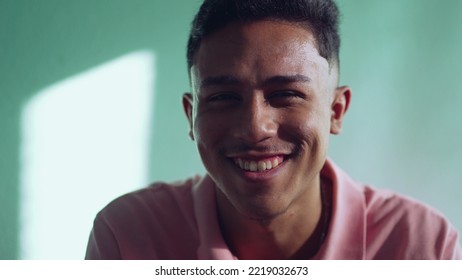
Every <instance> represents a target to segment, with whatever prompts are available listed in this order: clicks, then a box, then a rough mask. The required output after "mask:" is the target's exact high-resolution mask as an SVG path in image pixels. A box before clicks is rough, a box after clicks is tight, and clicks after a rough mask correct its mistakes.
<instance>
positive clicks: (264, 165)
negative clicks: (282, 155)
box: [234, 158, 282, 172]
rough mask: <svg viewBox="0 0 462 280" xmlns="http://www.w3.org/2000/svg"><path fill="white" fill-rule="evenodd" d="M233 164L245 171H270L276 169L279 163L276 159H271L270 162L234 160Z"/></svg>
mask: <svg viewBox="0 0 462 280" xmlns="http://www.w3.org/2000/svg"><path fill="white" fill-rule="evenodd" d="M234 162H235V163H236V164H237V165H238V166H239V167H240V168H241V169H244V170H247V171H252V172H256V171H265V170H271V169H273V168H275V167H277V166H278V165H279V164H280V163H281V162H282V161H281V162H279V159H278V158H273V159H272V160H262V161H254V160H245V159H242V158H238V159H235V160H234Z"/></svg>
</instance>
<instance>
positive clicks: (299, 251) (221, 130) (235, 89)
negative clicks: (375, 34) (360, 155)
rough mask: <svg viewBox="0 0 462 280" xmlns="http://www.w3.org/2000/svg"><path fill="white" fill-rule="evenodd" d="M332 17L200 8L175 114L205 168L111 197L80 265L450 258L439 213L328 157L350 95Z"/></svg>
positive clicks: (302, 11)
mask: <svg viewBox="0 0 462 280" xmlns="http://www.w3.org/2000/svg"><path fill="white" fill-rule="evenodd" d="M337 17H338V10H337V7H336V5H335V3H334V2H333V1H329V0H294V1H280V0H266V1H263V0H255V1H246V0H241V1H239V0H228V1H225V0H206V1H205V2H204V3H203V5H202V6H201V8H200V10H199V12H198V14H197V15H196V18H195V20H194V22H193V26H192V30H191V34H190V39H189V43H188V54H187V55H188V66H189V69H190V78H191V85H192V92H191V93H187V94H185V95H184V97H183V106H184V110H185V113H186V116H187V118H188V120H189V123H190V128H191V130H190V136H191V138H192V139H193V140H194V141H196V143H197V147H198V151H199V154H200V156H201V159H202V161H203V163H204V165H205V167H206V170H207V174H206V175H205V176H204V177H202V178H199V177H196V178H192V179H188V180H185V181H183V182H179V183H176V184H165V183H156V184H153V185H152V186H150V187H148V188H146V189H142V190H139V191H137V192H134V193H131V194H128V195H125V196H123V197H121V198H118V199H117V200H115V201H114V202H112V203H111V204H110V205H108V206H107V207H106V208H105V209H103V210H102V211H101V212H100V213H99V214H98V216H97V218H96V220H95V224H94V228H93V231H92V234H91V237H90V241H89V245H88V249H87V256H86V257H87V258H89V259H94V258H96V259H98V258H102V259H120V258H122V259H453V258H460V248H459V245H458V234H457V232H456V231H455V230H454V228H453V227H452V226H451V225H450V224H449V223H448V222H447V221H446V219H445V218H444V217H442V216H440V215H439V214H438V213H436V212H435V211H433V210H431V209H430V208H428V207H426V206H424V205H422V204H420V203H418V202H415V201H413V200H411V199H408V198H405V197H402V196H399V195H396V194H393V193H389V192H385V191H380V190H377V189H374V188H372V187H369V186H364V185H361V184H359V183H356V182H355V181H353V180H352V179H350V178H349V177H348V175H346V174H345V173H344V172H343V171H342V170H341V169H339V168H338V167H337V166H336V165H335V164H334V163H332V162H331V161H330V160H328V159H327V149H328V143H329V137H330V135H331V134H338V133H340V132H341V129H342V121H343V117H344V115H345V113H346V112H347V109H348V106H349V103H350V98H351V90H350V88H349V87H347V86H338V72H339V59H338V52H339V45H340V43H339V42H340V40H339V36H338V32H337ZM417 231H418V232H419V234H418V235H417V234H416V232H417Z"/></svg>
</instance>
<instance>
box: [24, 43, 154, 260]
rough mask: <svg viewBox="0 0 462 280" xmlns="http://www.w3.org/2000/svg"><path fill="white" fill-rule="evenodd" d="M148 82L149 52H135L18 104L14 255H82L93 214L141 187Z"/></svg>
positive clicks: (145, 160) (150, 89) (148, 113)
mask: <svg viewBox="0 0 462 280" xmlns="http://www.w3.org/2000/svg"><path fill="white" fill-rule="evenodd" d="M153 77H154V59H153V55H152V54H151V53H150V52H148V51H144V52H135V53H132V54H128V55H126V56H123V57H121V58H117V59H115V60H113V61H111V62H108V63H105V64H104V65H101V66H99V67H96V68H93V69H91V70H89V71H86V72H84V73H82V74H80V75H77V76H75V77H71V78H69V79H66V80H64V81H62V82H59V83H57V84H55V85H53V86H51V87H48V88H46V89H44V90H42V91H40V92H39V93H38V94H37V95H36V96H35V97H34V98H33V99H31V100H30V101H29V102H28V103H27V105H26V106H25V107H24V110H23V121H22V139H23V142H22V146H21V152H22V164H21V167H22V170H21V197H20V203H19V204H20V207H21V223H20V228H21V232H20V234H21V239H20V244H21V251H20V252H21V254H20V258H23V259H57V258H64V259H78V258H83V249H82V248H85V246H86V243H87V237H88V234H89V232H90V230H91V226H92V221H93V219H94V216H95V213H97V212H98V211H99V210H100V209H101V208H102V207H104V206H105V205H106V204H107V203H108V202H109V201H111V200H112V199H114V198H115V197H117V196H119V195H121V194H123V193H126V192H128V191H131V190H133V189H134V188H136V187H139V186H143V185H146V184H147V182H148V166H149V165H148V163H149V159H148V155H149V142H150V141H149V139H150V137H149V136H150V133H149V131H150V129H151V124H150V118H151V116H152V114H153V112H152V104H154V102H153V100H152V99H153V94H152V92H153V81H152V80H153ZM101 189H104V191H101Z"/></svg>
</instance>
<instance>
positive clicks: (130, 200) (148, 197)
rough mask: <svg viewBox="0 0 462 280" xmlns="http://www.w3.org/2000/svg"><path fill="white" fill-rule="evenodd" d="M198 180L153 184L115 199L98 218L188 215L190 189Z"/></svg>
mask: <svg viewBox="0 0 462 280" xmlns="http://www.w3.org/2000/svg"><path fill="white" fill-rule="evenodd" d="M199 179H200V177H198V176H197V177H194V178H189V179H187V180H184V181H178V182H175V183H165V182H156V183H153V184H151V185H149V186H148V187H146V188H143V189H139V190H136V191H134V192H131V193H128V194H125V195H123V196H121V197H118V198H116V199H115V200H113V201H112V202H110V203H109V204H108V205H107V206H106V207H105V208H104V209H103V210H101V211H100V213H98V216H105V217H116V218H120V217H123V216H125V215H126V214H130V213H133V214H134V213H136V214H141V215H144V214H148V213H151V212H156V213H158V214H161V213H163V212H168V213H170V214H173V213H172V212H180V213H177V214H181V212H183V213H182V214H185V215H189V214H190V213H191V211H190V208H191V207H192V203H193V201H192V192H191V188H192V187H193V185H194V184H195V183H197V182H198V181H199Z"/></svg>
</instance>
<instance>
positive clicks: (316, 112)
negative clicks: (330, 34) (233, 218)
mask: <svg viewBox="0 0 462 280" xmlns="http://www.w3.org/2000/svg"><path fill="white" fill-rule="evenodd" d="M191 78H192V84H193V93H192V95H185V97H184V100H183V104H184V106H185V111H186V114H187V116H188V119H189V121H190V125H191V131H192V136H193V138H194V139H195V141H196V142H197V146H198V150H199V153H200V156H201V158H202V161H203V163H204V165H205V167H206V169H207V171H208V173H209V174H210V176H211V177H212V179H213V180H214V182H215V183H216V185H217V188H218V199H219V202H220V200H224V203H225V204H227V205H229V206H228V207H232V208H234V209H235V210H237V211H238V212H240V213H241V214H244V215H246V216H248V217H251V218H257V219H258V218H268V217H274V216H277V215H279V214H282V213H285V212H287V210H289V209H291V207H292V206H293V207H295V205H297V204H300V203H301V201H305V202H306V201H309V197H310V195H311V196H314V195H315V194H318V197H319V190H315V188H316V187H314V186H319V172H320V170H321V168H322V166H323V164H324V162H325V159H326V152H327V146H328V137H329V133H338V132H339V131H340V128H341V119H342V116H343V113H344V112H345V110H346V108H347V106H348V102H349V89H348V88H336V84H337V70H336V68H335V67H333V68H330V67H329V64H328V62H327V60H326V59H325V58H323V57H321V56H320V55H319V53H318V51H317V49H316V47H315V41H314V36H313V34H312V33H311V32H310V31H308V30H307V29H305V28H302V27H300V26H296V25H293V24H290V23H286V22H280V21H258V22H254V23H245V24H244V23H233V24H230V25H228V26H227V27H225V28H223V29H221V30H219V31H218V32H216V33H214V34H212V35H210V36H208V37H206V38H205V39H204V40H203V41H202V43H201V46H200V48H199V50H198V52H197V54H196V59H195V63H194V66H193V67H192V68H191ZM339 104H340V105H339ZM342 106H343V107H342Z"/></svg>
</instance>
